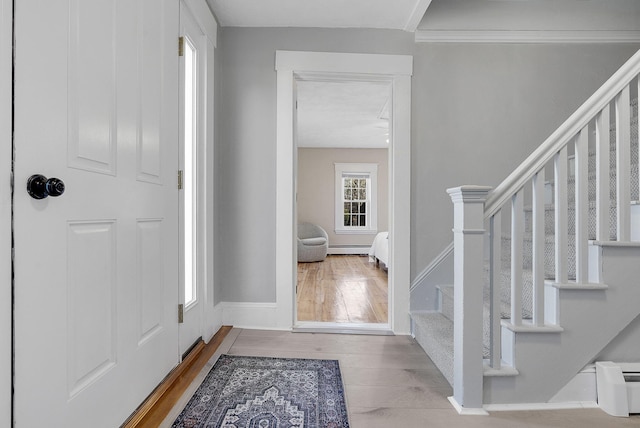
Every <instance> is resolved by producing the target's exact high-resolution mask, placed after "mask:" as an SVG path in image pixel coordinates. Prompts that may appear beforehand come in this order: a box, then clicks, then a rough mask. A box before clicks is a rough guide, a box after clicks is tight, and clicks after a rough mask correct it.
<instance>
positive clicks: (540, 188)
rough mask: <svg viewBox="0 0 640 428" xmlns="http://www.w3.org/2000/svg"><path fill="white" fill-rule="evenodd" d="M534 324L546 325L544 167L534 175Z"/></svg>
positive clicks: (532, 183)
mask: <svg viewBox="0 0 640 428" xmlns="http://www.w3.org/2000/svg"><path fill="white" fill-rule="evenodd" d="M531 185H532V199H533V231H532V233H533V324H534V325H544V247H545V233H544V168H543V169H541V170H540V171H539V172H538V173H537V174H536V175H534V176H533V180H532V182H531Z"/></svg>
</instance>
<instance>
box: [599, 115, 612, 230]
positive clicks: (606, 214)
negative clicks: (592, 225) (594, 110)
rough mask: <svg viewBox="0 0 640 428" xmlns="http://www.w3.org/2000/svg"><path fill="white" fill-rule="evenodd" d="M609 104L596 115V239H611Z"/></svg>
mask: <svg viewBox="0 0 640 428" xmlns="http://www.w3.org/2000/svg"><path fill="white" fill-rule="evenodd" d="M609 112H610V110H609V106H608V105H607V106H606V107H605V108H604V109H602V111H601V112H600V114H598V116H597V117H596V240H597V241H608V240H610V239H611V231H610V228H609V219H610V216H611V213H610V204H611V195H610V191H611V190H610V180H609V151H610V150H611V147H610V135H611V132H610V131H611V124H610V122H609V118H610V116H609Z"/></svg>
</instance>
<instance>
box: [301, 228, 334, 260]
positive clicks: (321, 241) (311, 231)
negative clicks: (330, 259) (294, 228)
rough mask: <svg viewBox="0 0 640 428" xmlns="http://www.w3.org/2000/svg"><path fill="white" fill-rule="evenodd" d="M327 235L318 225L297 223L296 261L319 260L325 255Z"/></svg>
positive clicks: (327, 246)
mask: <svg viewBox="0 0 640 428" xmlns="http://www.w3.org/2000/svg"><path fill="white" fill-rule="evenodd" d="M328 249H329V235H327V232H325V230H324V229H323V228H321V227H320V226H318V225H316V224H311V223H300V224H298V261H299V262H321V261H323V260H324V259H325V258H326V257H327V250H328Z"/></svg>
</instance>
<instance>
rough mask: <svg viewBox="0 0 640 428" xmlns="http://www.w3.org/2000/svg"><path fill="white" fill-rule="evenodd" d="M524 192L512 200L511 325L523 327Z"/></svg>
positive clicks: (514, 196)
mask: <svg viewBox="0 0 640 428" xmlns="http://www.w3.org/2000/svg"><path fill="white" fill-rule="evenodd" d="M522 199H523V192H522V189H520V190H519V191H518V192H516V194H515V195H513V197H512V198H511V324H512V325H514V326H519V325H522V244H523V236H524V211H523V207H524V204H523V200H522Z"/></svg>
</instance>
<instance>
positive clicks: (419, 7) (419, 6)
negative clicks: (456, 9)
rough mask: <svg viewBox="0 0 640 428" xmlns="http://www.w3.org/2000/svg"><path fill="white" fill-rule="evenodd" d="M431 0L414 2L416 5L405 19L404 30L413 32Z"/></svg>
mask: <svg viewBox="0 0 640 428" xmlns="http://www.w3.org/2000/svg"><path fill="white" fill-rule="evenodd" d="M432 1H433V0H418V1H417V2H416V6H415V7H414V8H413V11H412V12H411V15H410V16H409V19H408V20H407V25H405V26H404V31H408V32H409V33H413V32H414V31H416V30H417V29H418V25H419V24H420V21H422V18H423V17H424V14H425V13H426V12H427V9H428V8H429V5H430V4H431V2H432Z"/></svg>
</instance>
